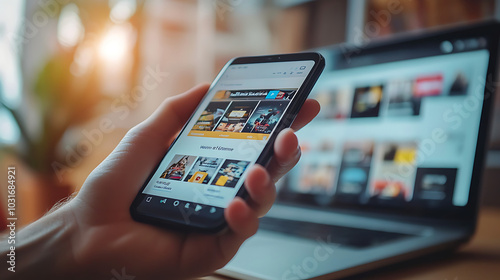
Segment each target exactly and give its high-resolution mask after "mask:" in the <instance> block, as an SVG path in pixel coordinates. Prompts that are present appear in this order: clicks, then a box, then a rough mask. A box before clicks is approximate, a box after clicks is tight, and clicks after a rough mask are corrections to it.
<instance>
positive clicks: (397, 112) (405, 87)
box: [386, 80, 422, 117]
mask: <svg viewBox="0 0 500 280" xmlns="http://www.w3.org/2000/svg"><path fill="white" fill-rule="evenodd" d="M386 93H387V98H388V99H389V105H388V107H387V115H388V116H397V117H399V116H417V115H419V114H420V105H421V103H422V99H421V98H420V97H416V96H414V95H413V82H412V81H411V80H394V81H390V82H389V83H388V84H387V90H386Z"/></svg>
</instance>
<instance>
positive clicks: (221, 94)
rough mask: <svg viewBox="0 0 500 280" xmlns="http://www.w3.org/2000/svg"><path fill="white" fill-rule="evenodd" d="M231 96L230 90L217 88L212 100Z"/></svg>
mask: <svg viewBox="0 0 500 280" xmlns="http://www.w3.org/2000/svg"><path fill="white" fill-rule="evenodd" d="M230 97H231V92H230V91H229V90H219V91H217V92H216V93H215V95H214V97H213V98H212V100H221V99H229V98H230Z"/></svg>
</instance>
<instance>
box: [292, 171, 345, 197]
mask: <svg viewBox="0 0 500 280" xmlns="http://www.w3.org/2000/svg"><path fill="white" fill-rule="evenodd" d="M336 176H337V168H336V167H335V166H334V165H333V164H331V163H304V164H301V165H300V178H299V181H298V186H297V191H299V192H301V193H310V194H325V195H331V194H332V193H333V190H334V185H335V181H336V179H337V177H336Z"/></svg>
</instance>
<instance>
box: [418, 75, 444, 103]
mask: <svg viewBox="0 0 500 280" xmlns="http://www.w3.org/2000/svg"><path fill="white" fill-rule="evenodd" d="M442 92H443V75H442V74H432V75H423V76H419V77H417V79H415V86H414V93H413V94H414V96H415V97H417V98H420V97H426V96H436V95H440V94H441V93H442Z"/></svg>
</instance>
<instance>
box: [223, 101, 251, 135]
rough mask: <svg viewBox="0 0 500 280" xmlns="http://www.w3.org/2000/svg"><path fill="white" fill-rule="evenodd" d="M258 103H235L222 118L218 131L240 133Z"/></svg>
mask: <svg viewBox="0 0 500 280" xmlns="http://www.w3.org/2000/svg"><path fill="white" fill-rule="evenodd" d="M257 103H258V101H234V102H233V103H231V105H230V106H229V108H228V109H227V110H226V113H225V114H224V116H222V118H221V120H220V122H219V125H218V126H217V129H216V130H217V131H224V132H240V131H241V130H242V129H243V127H245V123H246V122H247V120H248V118H249V117H250V115H251V114H252V112H253V110H254V109H255V106H257Z"/></svg>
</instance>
